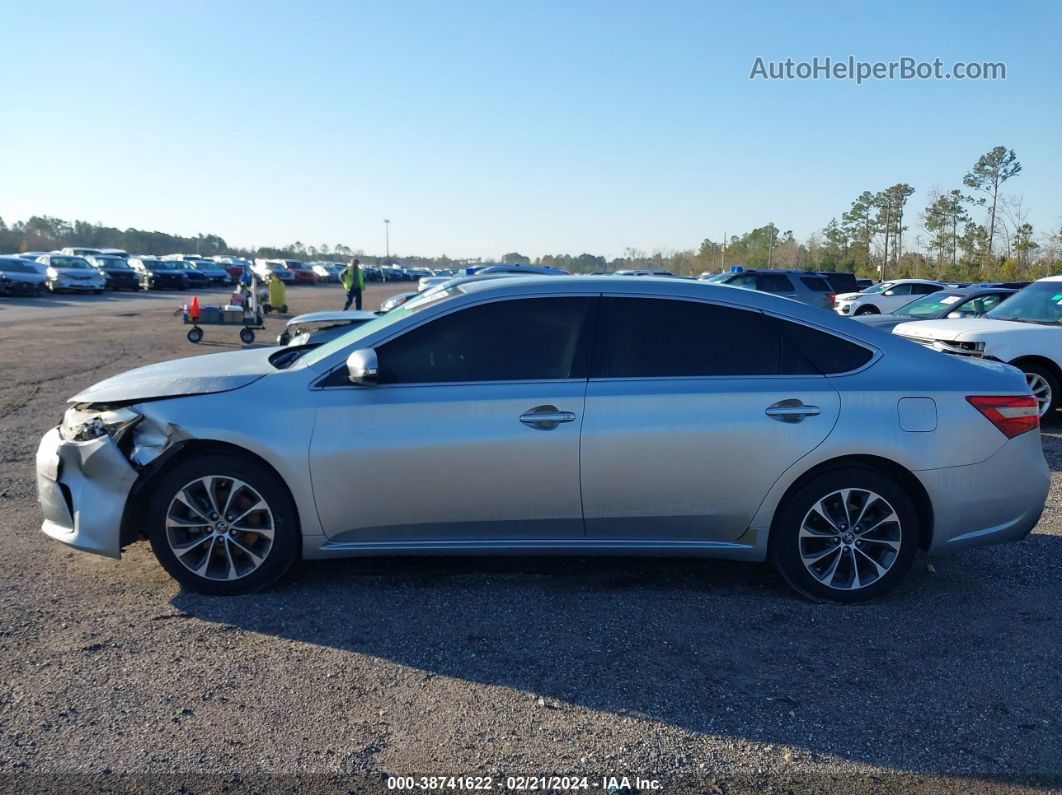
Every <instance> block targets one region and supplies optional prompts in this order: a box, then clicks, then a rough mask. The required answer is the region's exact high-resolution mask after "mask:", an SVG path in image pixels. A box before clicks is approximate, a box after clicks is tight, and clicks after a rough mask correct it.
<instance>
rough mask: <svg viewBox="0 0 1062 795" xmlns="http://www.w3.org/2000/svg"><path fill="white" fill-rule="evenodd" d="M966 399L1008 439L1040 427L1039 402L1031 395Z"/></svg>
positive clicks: (978, 396) (979, 396)
mask: <svg viewBox="0 0 1062 795" xmlns="http://www.w3.org/2000/svg"><path fill="white" fill-rule="evenodd" d="M966 399H967V400H968V401H970V405H971V406H973V407H974V408H975V409H977V410H978V411H979V412H981V413H982V414H984V415H985V417H987V418H988V421H989V422H991V423H992V424H993V425H995V426H996V427H997V428H999V430H1000V431H1002V433H1003V435H1004V436H1006V437H1007V438H1008V439H1013V438H1014V437H1015V436H1018V435H1019V434H1023V433H1025V432H1026V431H1031V430H1033V429H1034V428H1039V427H1040V404H1039V403H1037V402H1036V398H1034V397H1033V396H1032V395H1028V396H1026V397H983V396H981V395H977V396H974V397H968V398H966Z"/></svg>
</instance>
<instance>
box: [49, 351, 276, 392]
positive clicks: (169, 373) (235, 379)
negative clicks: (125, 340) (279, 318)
mask: <svg viewBox="0 0 1062 795" xmlns="http://www.w3.org/2000/svg"><path fill="white" fill-rule="evenodd" d="M274 353H276V348H255V349H252V350H246V351H229V352H227V353H211V354H207V355H206V356H191V357H189V358H187V359H173V360H171V361H168V362H159V363H158V364H149V365H147V366H146V367H138V368H136V369H135V370H129V371H127V372H124V373H120V374H118V375H115V376H111V377H110V378H107V379H105V380H103V381H100V382H99V383H98V384H93V385H92V386H90V387H89V388H88V389H85V390H83V391H82V392H79V393H78V394H76V395H74V396H73V397H72V398H70V401H69V402H71V403H118V402H125V401H135V400H146V399H148V398H163V397H178V396H181V395H205V394H208V393H210V392H227V391H229V390H231V389H239V388H240V387H242V386H247V385H248V384H251V383H254V382H255V381H257V380H258V379H259V378H261V377H262V376H264V375H266V374H267V373H272V372H276V368H274V367H273V365H271V364H270V363H269V357H270V356H271V355H272V354H274Z"/></svg>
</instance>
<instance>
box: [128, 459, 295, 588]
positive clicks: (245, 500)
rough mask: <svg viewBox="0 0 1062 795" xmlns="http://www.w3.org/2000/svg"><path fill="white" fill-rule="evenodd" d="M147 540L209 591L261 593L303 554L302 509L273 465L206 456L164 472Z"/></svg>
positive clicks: (190, 581)
mask: <svg viewBox="0 0 1062 795" xmlns="http://www.w3.org/2000/svg"><path fill="white" fill-rule="evenodd" d="M148 539H149V540H150V541H151V548H152V549H153V550H154V551H155V556H156V557H157V558H158V559H159V562H160V563H161V564H162V566H163V568H165V569H166V571H168V572H169V573H170V575H171V576H172V577H173V578H174V579H175V580H177V581H178V582H179V583H181V585H183V586H185V587H186V588H188V589H190V590H193V591H198V592H199V593H207V594H241V593H250V592H253V591H257V590H260V589H262V588H265V587H266V586H268V585H270V584H272V583H273V582H275V581H276V580H277V579H279V578H280V577H282V576H283V575H284V574H285V573H286V572H287V571H288V570H289V569H290V568H291V567H292V565H293V564H294V563H295V561H296V560H297V559H298V557H299V546H300V533H299V529H298V520H297V515H296V512H295V506H294V504H293V503H292V500H291V498H290V497H289V496H288V492H287V489H286V487H285V486H284V484H283V482H282V481H281V480H280V479H279V478H278V477H277V476H276V475H275V474H274V473H273V472H272V471H270V470H269V469H268V468H266V467H265V466H263V465H261V464H259V463H257V462H255V461H251V460H245V459H242V458H238V457H236V456H230V455H220V454H218V455H205V456H201V457H197V458H191V459H188V460H186V461H183V462H181V463H179V464H177V465H176V466H175V467H173V469H171V470H170V471H168V472H166V473H165V474H164V475H162V479H161V480H160V481H159V484H158V486H157V487H156V488H155V490H154V492H153V494H152V499H151V503H150V508H149V526H148Z"/></svg>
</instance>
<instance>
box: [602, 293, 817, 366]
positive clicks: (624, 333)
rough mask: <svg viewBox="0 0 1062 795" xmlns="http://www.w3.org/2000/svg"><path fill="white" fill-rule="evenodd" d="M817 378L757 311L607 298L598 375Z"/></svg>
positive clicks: (648, 300)
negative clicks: (788, 376) (807, 376)
mask: <svg viewBox="0 0 1062 795" xmlns="http://www.w3.org/2000/svg"><path fill="white" fill-rule="evenodd" d="M814 373H815V371H814V370H813V369H812V368H811V366H810V364H809V363H808V362H807V361H806V360H805V359H804V357H802V356H801V355H800V352H799V350H797V348H796V346H795V345H794V344H793V343H791V342H790V341H789V340H788V339H786V338H785V337H784V336H783V335H782V334H780V333H779V331H778V329H777V328H776V327H774V326H773V325H772V324H771V323H770V321H768V320H767V318H766V317H765V316H764V315H762V314H761V313H759V312H754V311H749V310H744V309H732V308H730V307H724V306H718V305H716V304H706V303H701V302H699V301H683V300H679V299H659V298H605V299H602V302H601V315H600V320H599V325H598V332H597V345H596V350H595V354H594V362H593V370H592V375H593V376H594V377H598V378H671V377H682V376H749V375H809V374H814Z"/></svg>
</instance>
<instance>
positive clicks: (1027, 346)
mask: <svg viewBox="0 0 1062 795" xmlns="http://www.w3.org/2000/svg"><path fill="white" fill-rule="evenodd" d="M893 333H894V334H899V335H901V336H904V337H907V338H908V339H910V340H911V341H913V342H919V343H921V344H922V345H925V346H927V347H929V348H933V349H934V350H938V351H943V352H945V353H953V354H957V355H959V356H973V357H978V358H984V359H995V360H997V361H1001V362H1006V363H1007V364H1012V365H1014V366H1015V367H1017V368H1019V369H1020V370H1021V371H1022V372H1023V373H1025V380H1026V381H1027V382H1028V384H1029V389H1030V390H1031V391H1032V393H1033V395H1035V396H1036V399H1037V401H1039V403H1040V416H1041V417H1042V416H1044V415H1045V414H1047V413H1048V412H1049V411H1052V410H1053V409H1056V408H1058V406H1059V398H1060V396H1062V393H1060V389H1059V386H1060V384H1062V276H1050V277H1048V278H1046V279H1040V280H1039V281H1037V282H1033V283H1032V284H1030V285H1029V286H1028V287H1026V288H1024V289H1023V290H1020V291H1019V292H1017V293H1015V294H1014V295H1012V296H1011V297H1010V298H1008V299H1007V300H1006V301H1004V302H1003V303H1001V304H1000V305H999V306H997V307H995V308H994V309H992V310H990V311H989V312H988V313H987V314H985V315H984V316H982V317H979V318H970V319H962V320H919V321H917V322H914V323H903V324H901V325H899V326H897V327H896V328H895V329H893Z"/></svg>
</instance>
